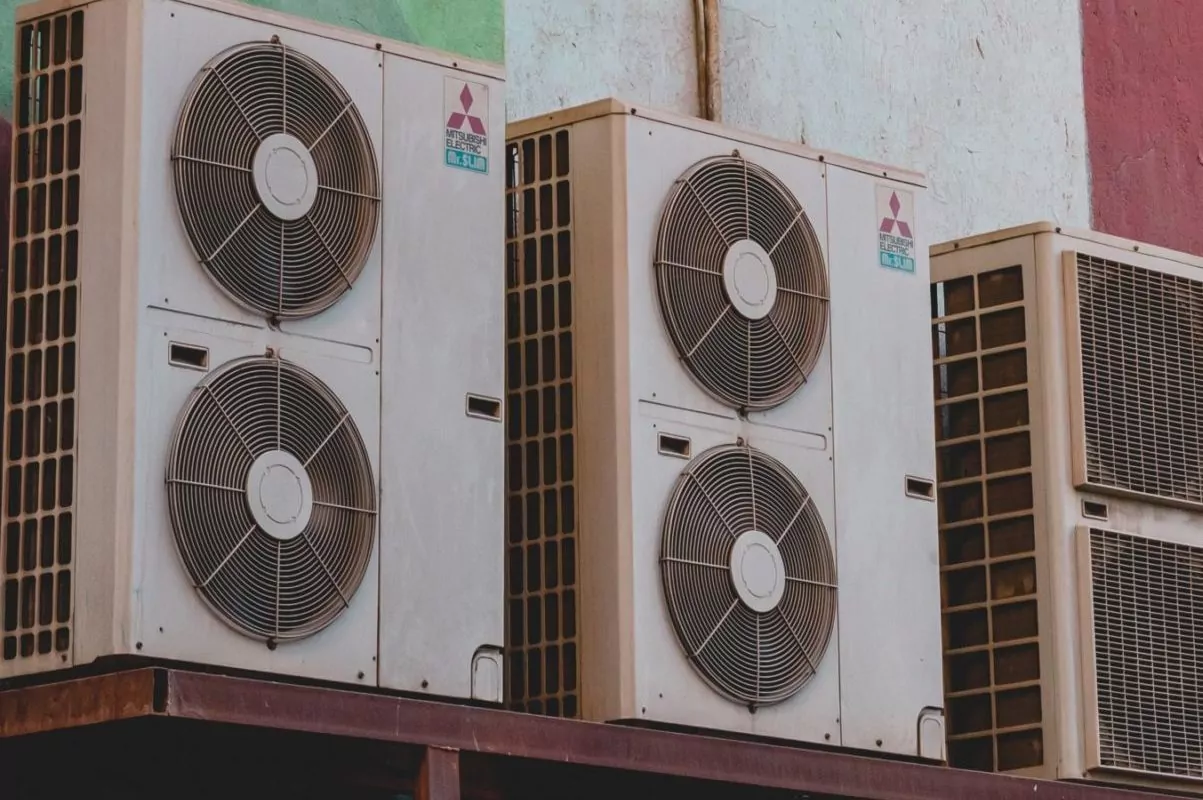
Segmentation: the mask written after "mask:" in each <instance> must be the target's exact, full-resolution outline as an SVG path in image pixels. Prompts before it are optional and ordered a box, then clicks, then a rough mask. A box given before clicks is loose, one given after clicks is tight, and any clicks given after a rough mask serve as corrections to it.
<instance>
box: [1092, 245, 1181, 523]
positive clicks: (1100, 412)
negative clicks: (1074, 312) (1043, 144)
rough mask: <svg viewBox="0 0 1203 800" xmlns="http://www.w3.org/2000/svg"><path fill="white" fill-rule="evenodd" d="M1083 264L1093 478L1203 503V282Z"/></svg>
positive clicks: (1114, 264)
mask: <svg viewBox="0 0 1203 800" xmlns="http://www.w3.org/2000/svg"><path fill="white" fill-rule="evenodd" d="M1077 265H1078V302H1079V307H1078V313H1079V325H1080V331H1081V343H1082V344H1081V347H1082V352H1081V359H1082V360H1081V365H1082V401H1083V413H1084V419H1083V423H1084V428H1085V443H1086V480H1087V482H1088V483H1089V484H1091V485H1092V486H1097V487H1110V488H1114V489H1121V490H1125V491H1129V492H1139V493H1140V494H1144V495H1151V496H1154V497H1164V498H1169V499H1174V500H1180V501H1186V502H1190V503H1203V282H1201V281H1195V280H1190V279H1188V278H1181V277H1177V276H1174V275H1167V274H1165V273H1161V272H1155V271H1153V270H1148V269H1142V268H1140V267H1134V266H1131V265H1129V264H1121V263H1118V262H1115V261H1107V260H1104V259H1101V258H1095V257H1093V256H1089V255H1085V254H1082V253H1079V254H1078V257H1077Z"/></svg>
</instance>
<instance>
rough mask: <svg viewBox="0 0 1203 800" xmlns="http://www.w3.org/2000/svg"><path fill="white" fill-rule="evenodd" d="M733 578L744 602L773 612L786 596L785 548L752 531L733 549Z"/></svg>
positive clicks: (758, 608) (743, 536) (749, 605)
mask: <svg viewBox="0 0 1203 800" xmlns="http://www.w3.org/2000/svg"><path fill="white" fill-rule="evenodd" d="M731 581H732V583H734V584H735V593H736V594H737V595H739V599H740V600H741V601H743V604H744V605H745V606H747V607H748V608H750V609H752V610H753V611H757V612H760V613H762V614H763V613H766V612H769V611H772V610H773V609H774V608H776V607H777V604H778V603H780V602H781V598H782V597H783V596H784V595H785V562H784V561H783V560H782V559H781V549H780V548H778V547H777V544H776V543H775V542H774V541H773V540H772V539H771V538H770V537H769V536H768V535H767V534H764V533H761V532H760V531H748V532H747V533H744V534H742V535H740V537H739V538H738V539H736V540H735V545H734V546H733V547H732V548H731Z"/></svg>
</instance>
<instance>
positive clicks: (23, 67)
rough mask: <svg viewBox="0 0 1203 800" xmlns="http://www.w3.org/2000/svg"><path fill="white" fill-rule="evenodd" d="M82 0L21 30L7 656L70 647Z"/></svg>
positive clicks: (2, 603) (3, 654)
mask: <svg viewBox="0 0 1203 800" xmlns="http://www.w3.org/2000/svg"><path fill="white" fill-rule="evenodd" d="M84 19H85V12H84V11H82V10H78V11H72V12H70V13H64V14H58V15H55V16H50V17H45V18H42V19H39V20H35V21H32V22H29V23H26V24H24V25H22V26H21V27H20V29H19V31H18V36H17V53H16V65H15V66H16V72H17V75H16V98H15V100H16V104H17V109H16V111H17V113H16V119H15V121H14V125H13V135H14V139H13V144H14V147H13V171H12V183H13V189H12V205H11V209H12V242H11V251H10V259H9V280H8V286H7V289H8V297H7V320H8V330H7V331H6V342H5V378H6V384H7V392H6V396H5V405H4V408H5V426H6V429H5V443H6V448H5V452H4V485H3V494H4V501H3V502H4V510H5V520H6V522H5V526H4V531H3V534H4V536H3V540H4V541H3V553H2V562H0V566H2V568H3V573H2V574H3V591H2V592H0V619H2V620H3V637H2V647H0V658H3V660H5V661H12V660H15V659H34V658H45V659H54V660H55V661H56V662H58V663H60V664H61V662H65V661H67V660H68V658H69V653H70V650H71V646H72V636H71V633H72V627H71V624H72V609H73V596H72V569H73V567H74V562H73V553H74V550H75V547H74V544H75V543H74V540H73V535H74V531H73V528H74V525H73V516H74V511H75V413H76V397H75V379H76V373H77V367H78V364H77V357H78V356H77V351H76V345H77V341H76V323H77V320H78V318H79V308H80V306H79V304H80V298H79V289H78V278H79V239H78V227H77V226H78V225H79V221H80V220H79V213H80V207H79V198H80V173H79V168H80V140H81V135H82V127H83V116H82V115H83V96H84Z"/></svg>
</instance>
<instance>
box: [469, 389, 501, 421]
mask: <svg viewBox="0 0 1203 800" xmlns="http://www.w3.org/2000/svg"><path fill="white" fill-rule="evenodd" d="M467 408H468V416H469V417H476V418H477V419H487V420H491V421H493V422H501V401H500V400H499V399H497V398H496V397H485V396H483V395H479V394H470V395H468V406H467Z"/></svg>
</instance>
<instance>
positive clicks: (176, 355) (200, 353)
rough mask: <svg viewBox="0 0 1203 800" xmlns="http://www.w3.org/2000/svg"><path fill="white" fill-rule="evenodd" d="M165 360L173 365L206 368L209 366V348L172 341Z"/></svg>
mask: <svg viewBox="0 0 1203 800" xmlns="http://www.w3.org/2000/svg"><path fill="white" fill-rule="evenodd" d="M167 360H168V361H169V362H171V365H172V366H173V367H185V368H187V369H201V370H207V369H208V368H209V348H207V347H196V346H194V345H190V344H179V343H178V342H172V343H171V347H170V348H169V352H168V356H167Z"/></svg>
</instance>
